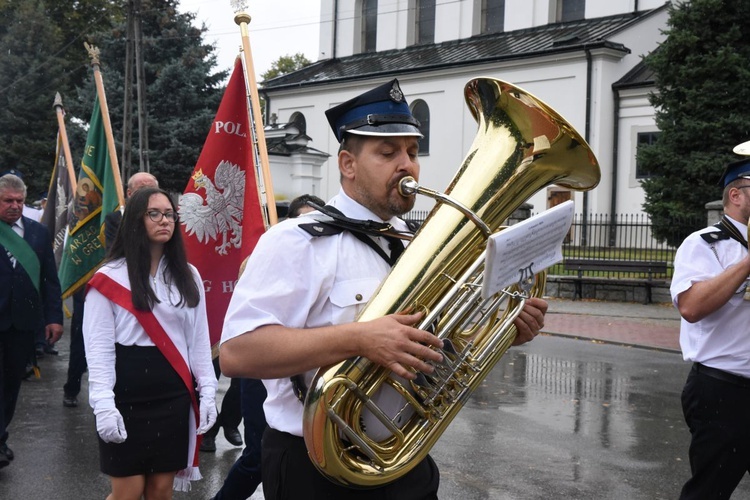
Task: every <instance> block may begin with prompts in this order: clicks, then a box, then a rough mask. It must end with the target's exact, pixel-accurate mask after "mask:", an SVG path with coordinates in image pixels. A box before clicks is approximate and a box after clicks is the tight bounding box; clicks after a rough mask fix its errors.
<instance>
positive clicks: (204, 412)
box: [198, 397, 218, 434]
mask: <svg viewBox="0 0 750 500" xmlns="http://www.w3.org/2000/svg"><path fill="white" fill-rule="evenodd" d="M200 413H201V421H200V425H198V434H205V433H206V432H207V431H208V429H210V428H211V427H213V426H214V423H215V422H216V417H217V416H218V412H217V411H216V402H215V401H214V398H208V397H202V398H201V402H200Z"/></svg>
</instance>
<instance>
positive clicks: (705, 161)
mask: <svg viewBox="0 0 750 500" xmlns="http://www.w3.org/2000/svg"><path fill="white" fill-rule="evenodd" d="M748 33H750V2H748V1H747V0H690V2H684V3H683V2H675V3H673V4H671V5H670V7H669V21H668V30H667V32H666V34H667V35H668V37H667V39H666V40H665V41H664V43H662V44H661V46H660V47H659V49H658V50H656V51H655V52H654V53H652V54H650V55H649V56H648V57H647V58H646V63H647V64H648V65H649V66H650V67H651V68H652V69H653V70H654V72H655V76H656V83H657V89H658V92H657V93H654V94H653V95H652V96H651V97H650V99H651V103H652V104H653V105H654V107H655V108H656V123H657V125H658V127H659V130H660V131H661V134H660V136H659V139H658V140H657V141H656V143H655V144H653V145H651V146H646V147H642V148H640V149H639V150H638V162H639V164H640V165H641V167H642V168H643V169H644V171H647V172H650V173H651V174H652V177H650V178H648V179H646V180H645V181H644V182H643V188H644V190H645V193H646V201H645V203H644V206H643V208H644V210H645V211H646V212H647V213H648V214H649V215H650V216H651V219H652V222H653V224H654V228H655V235H656V236H657V237H658V238H659V239H661V240H666V241H668V242H669V243H670V244H673V245H676V244H679V243H680V242H681V241H682V240H683V239H684V238H685V236H687V234H689V233H690V232H691V231H694V230H695V229H697V227H695V225H694V224H693V225H688V224H685V225H682V226H681V227H678V228H676V229H677V230H676V231H675V221H679V220H680V219H685V218H689V219H692V220H701V219H704V217H705V208H704V206H705V204H706V203H708V202H710V201H714V200H717V199H720V198H721V187H719V186H718V184H717V182H718V180H719V177H720V176H721V173H722V171H723V169H724V167H725V166H726V164H727V163H729V162H731V161H734V160H737V159H739V158H738V157H737V156H736V155H734V154H733V153H732V148H733V147H734V146H735V145H737V144H739V143H741V142H744V141H747V140H749V139H750V106H748V103H749V102H750V85H748V81H750V42H749V41H748V38H747V36H748ZM704 220H705V219H704ZM678 225H679V224H678ZM702 226H703V224H700V225H699V227H702Z"/></svg>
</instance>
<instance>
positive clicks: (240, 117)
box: [179, 58, 265, 352]
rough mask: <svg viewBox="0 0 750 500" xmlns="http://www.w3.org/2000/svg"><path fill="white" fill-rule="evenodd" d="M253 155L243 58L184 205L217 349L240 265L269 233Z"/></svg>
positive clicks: (184, 223) (190, 250)
mask: <svg viewBox="0 0 750 500" xmlns="http://www.w3.org/2000/svg"><path fill="white" fill-rule="evenodd" d="M253 156H254V151H253V140H252V131H251V129H250V124H249V117H248V98H247V92H246V87H245V77H244V73H243V71H242V62H241V60H240V59H239V58H238V59H237V61H236V62H235V65H234V71H233V72H232V76H231V78H230V79H229V84H228V85H227V88H226V90H225V91H224V97H222V99H221V104H220V105H219V111H218V112H217V113H216V118H214V121H213V123H212V124H211V130H210V131H209V133H208V137H207V138H206V142H205V144H204V145H203V151H201V155H200V157H199V158H198V163H197V164H196V165H195V170H193V175H192V176H191V177H190V180H189V181H188V185H187V187H186V188H185V193H184V194H183V195H182V197H181V198H180V206H179V218H180V229H181V231H182V236H183V239H184V240H185V247H186V250H187V256H188V260H189V261H190V263H191V264H193V265H194V266H195V267H196V268H198V271H199V272H200V274H201V277H202V278H203V284H204V286H205V289H206V310H207V313H208V328H209V334H210V337H211V346H212V347H215V346H216V345H217V344H218V343H219V340H220V339H221V329H222V325H223V323H224V315H225V314H226V311H227V306H228V305H229V299H230V298H231V296H232V292H233V291H234V286H235V284H236V283H237V278H238V272H239V269H240V264H242V261H243V260H244V259H245V258H246V257H247V256H248V255H250V253H251V252H252V251H253V248H255V244H256V243H257V242H258V238H260V235H261V234H263V232H264V231H265V222H264V218H263V212H262V210H263V209H262V207H261V202H260V194H259V193H260V190H259V188H258V186H259V184H258V176H257V173H256V169H255V167H254V162H253ZM214 352H215V351H214Z"/></svg>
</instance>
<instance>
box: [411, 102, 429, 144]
mask: <svg viewBox="0 0 750 500" xmlns="http://www.w3.org/2000/svg"><path fill="white" fill-rule="evenodd" d="M411 114H413V115H414V118H416V119H417V120H419V131H420V132H422V135H423V136H424V137H422V138H421V139H420V140H419V156H426V155H428V154H430V108H429V107H428V106H427V103H426V102H424V101H423V100H422V99H417V100H416V101H414V102H412V103H411Z"/></svg>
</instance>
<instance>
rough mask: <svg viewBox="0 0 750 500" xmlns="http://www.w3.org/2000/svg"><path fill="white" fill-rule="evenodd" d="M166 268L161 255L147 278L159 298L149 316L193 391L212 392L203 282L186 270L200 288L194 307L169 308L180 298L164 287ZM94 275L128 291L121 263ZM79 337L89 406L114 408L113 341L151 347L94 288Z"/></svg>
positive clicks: (123, 313)
mask: <svg viewBox="0 0 750 500" xmlns="http://www.w3.org/2000/svg"><path fill="white" fill-rule="evenodd" d="M165 266H166V264H165V259H164V258H163V257H162V259H161V261H160V262H159V267H158V269H157V272H156V276H154V277H153V278H152V280H151V287H152V288H153V290H154V293H155V294H156V297H157V298H158V299H159V300H160V302H159V303H158V304H154V308H153V313H154V316H156V318H157V319H158V320H159V323H160V324H161V326H162V327H163V328H164V330H165V331H166V332H167V334H168V335H169V338H170V339H171V340H172V342H173V343H174V345H175V347H177V350H178V351H179V352H180V354H181V355H182V358H183V359H184V360H185V363H186V364H187V365H188V367H189V368H190V371H191V372H192V374H193V376H194V377H195V380H196V383H197V386H198V390H199V391H200V392H201V393H205V394H215V393H216V388H217V387H218V382H217V380H216V375H215V374H214V369H213V363H212V362H211V345H210V343H211V342H210V340H209V337H208V320H207V319H206V297H205V294H204V289H203V281H202V280H201V277H200V274H199V273H198V270H197V269H195V268H194V267H192V266H191V269H192V271H193V277H194V279H195V281H196V283H198V289H199V290H200V303H199V304H198V306H197V307H187V306H185V305H183V306H182V307H175V306H174V305H173V304H177V302H179V294H178V293H177V292H176V290H171V289H170V288H169V287H167V285H166V283H164V279H163V273H164V269H165ZM97 273H103V274H105V275H107V276H109V277H110V278H112V279H113V280H115V281H116V282H117V283H119V284H121V285H123V286H125V287H126V288H128V289H130V280H129V279H128V271H127V268H126V267H125V259H119V260H116V261H113V262H109V263H107V264H105V265H104V266H102V268H101V269H99V271H97ZM83 338H84V345H85V347H86V361H87V362H88V367H89V403H90V404H91V407H92V408H93V409H94V412H96V411H97V405H104V407H114V387H115V343H117V344H121V345H124V346H133V345H137V346H153V345H154V343H153V342H152V341H151V338H150V337H149V336H148V334H147V333H146V331H145V330H144V329H143V327H142V326H141V324H140V323H139V322H138V320H137V319H136V318H135V316H133V315H132V314H131V313H130V312H128V311H126V310H125V309H123V308H122V307H120V306H118V305H117V304H114V303H113V302H110V300H109V299H107V298H106V297H105V296H104V295H102V294H101V293H99V291H98V290H96V289H95V288H93V287H92V288H89V290H88V293H87V294H86V301H85V303H84V314H83Z"/></svg>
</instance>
